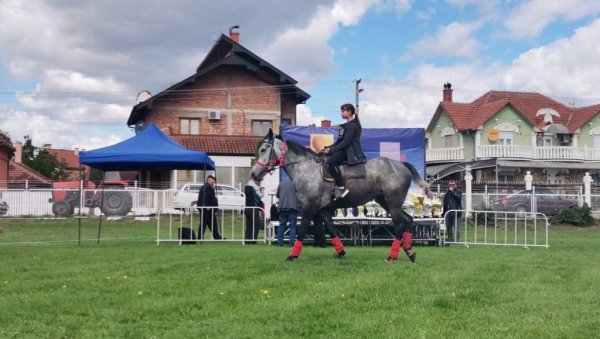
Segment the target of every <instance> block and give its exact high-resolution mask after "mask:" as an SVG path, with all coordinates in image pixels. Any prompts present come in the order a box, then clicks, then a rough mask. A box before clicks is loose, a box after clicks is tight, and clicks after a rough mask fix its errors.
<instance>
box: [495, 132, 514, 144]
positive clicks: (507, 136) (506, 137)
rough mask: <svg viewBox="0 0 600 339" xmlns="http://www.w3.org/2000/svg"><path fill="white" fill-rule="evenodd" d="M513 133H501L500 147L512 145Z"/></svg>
mask: <svg viewBox="0 0 600 339" xmlns="http://www.w3.org/2000/svg"><path fill="white" fill-rule="evenodd" d="M512 138H513V132H506V131H500V136H499V138H498V145H512Z"/></svg>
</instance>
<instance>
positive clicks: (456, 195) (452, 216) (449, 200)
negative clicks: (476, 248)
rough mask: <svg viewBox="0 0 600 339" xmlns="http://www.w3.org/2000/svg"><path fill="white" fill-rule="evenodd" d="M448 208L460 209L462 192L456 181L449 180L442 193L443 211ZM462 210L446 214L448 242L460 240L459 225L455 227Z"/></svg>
mask: <svg viewBox="0 0 600 339" xmlns="http://www.w3.org/2000/svg"><path fill="white" fill-rule="evenodd" d="M450 210H462V192H461V191H460V189H459V188H458V187H456V181H455V180H450V182H449V183H448V191H447V192H446V194H444V206H443V213H444V214H446V212H448V211H450ZM461 216H462V212H449V213H447V214H446V233H447V234H448V239H447V240H446V241H448V242H455V241H460V227H455V226H456V224H457V221H459V220H460V217H461Z"/></svg>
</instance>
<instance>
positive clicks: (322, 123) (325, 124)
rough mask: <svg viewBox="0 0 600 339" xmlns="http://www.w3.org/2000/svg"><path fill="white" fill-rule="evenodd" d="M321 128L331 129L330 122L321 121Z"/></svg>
mask: <svg viewBox="0 0 600 339" xmlns="http://www.w3.org/2000/svg"><path fill="white" fill-rule="evenodd" d="M321 127H331V120H321Z"/></svg>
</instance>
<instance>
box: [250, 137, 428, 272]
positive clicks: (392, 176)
mask: <svg viewBox="0 0 600 339" xmlns="http://www.w3.org/2000/svg"><path fill="white" fill-rule="evenodd" d="M318 157H319V156H318V155H317V154H316V153H315V152H313V151H311V150H309V149H306V148H304V147H302V146H301V145H299V144H297V143H294V142H292V141H285V142H284V141H283V140H282V139H281V138H280V137H279V136H277V137H274V136H273V131H272V130H269V133H268V134H267V135H266V137H265V140H264V142H263V144H262V145H261V147H260V148H259V150H258V154H257V157H256V159H257V160H256V164H255V165H254V166H253V167H252V177H253V178H254V179H255V180H257V181H261V180H262V179H263V178H264V176H265V174H266V173H267V172H270V171H272V170H273V169H275V168H276V167H284V168H285V171H286V173H287V174H288V176H289V177H290V179H291V180H292V182H293V183H294V187H295V189H296V196H297V198H298V201H299V202H300V204H301V206H302V222H301V224H300V228H299V230H298V234H297V240H296V242H295V243H294V246H293V247H292V251H291V253H290V256H288V257H287V260H290V261H294V260H296V259H297V258H298V257H299V256H300V252H301V251H302V241H303V240H304V238H305V237H306V232H307V229H308V226H309V225H310V221H311V220H312V218H313V217H314V216H315V215H316V214H318V215H320V216H321V218H322V219H323V220H324V223H325V226H326V228H327V231H328V233H329V235H330V236H331V238H332V240H331V242H332V244H333V246H334V247H335V249H336V252H337V255H338V258H340V259H341V258H343V257H344V255H345V254H346V252H345V251H344V246H343V244H342V242H341V240H340V239H339V237H338V236H337V234H336V232H335V229H334V227H333V221H332V219H331V215H332V211H333V209H334V208H344V207H353V206H358V205H361V204H364V203H366V202H368V201H371V200H375V201H376V202H377V203H378V204H379V205H381V207H383V208H384V209H385V210H386V211H387V212H388V213H389V214H390V215H391V216H392V223H393V224H394V238H395V239H394V241H393V242H392V248H391V251H390V255H389V256H388V258H387V259H386V260H388V261H395V260H397V259H398V252H399V250H400V246H401V245H402V248H403V249H404V251H405V253H406V254H407V255H408V257H409V258H410V259H411V261H413V262H414V261H415V258H416V253H415V252H414V251H413V250H412V247H411V240H412V231H411V230H412V221H413V219H412V217H411V216H410V215H409V214H407V213H406V212H404V211H403V210H402V205H403V203H404V199H406V195H407V193H408V189H409V188H410V185H411V181H414V182H415V183H417V184H418V185H419V186H421V187H422V188H424V189H425V192H426V194H427V196H429V197H431V196H432V193H431V190H430V189H429V185H428V184H427V183H426V182H425V181H423V180H422V179H421V177H420V176H419V173H418V172H417V171H416V169H415V168H414V167H413V166H412V165H411V164H409V163H406V162H400V161H396V160H392V159H389V158H384V157H379V158H375V159H372V160H369V161H368V162H367V163H366V176H365V177H364V178H349V179H346V187H348V188H349V190H350V193H349V194H348V195H347V196H346V197H344V198H343V199H339V200H333V194H332V192H333V183H332V182H326V181H325V180H323V178H322V177H321V174H320V166H321V164H320V163H318V162H317V160H318Z"/></svg>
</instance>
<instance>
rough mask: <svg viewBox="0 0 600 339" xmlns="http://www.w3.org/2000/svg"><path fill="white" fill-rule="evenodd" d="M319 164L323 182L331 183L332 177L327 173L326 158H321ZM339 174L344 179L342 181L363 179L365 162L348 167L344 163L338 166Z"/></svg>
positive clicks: (365, 170)
mask: <svg viewBox="0 0 600 339" xmlns="http://www.w3.org/2000/svg"><path fill="white" fill-rule="evenodd" d="M320 162H321V166H320V169H321V177H323V180H325V181H327V182H333V181H334V180H333V176H332V175H331V173H329V171H327V157H323V158H322V159H321V160H320ZM340 172H342V176H343V177H344V179H358V178H364V177H365V176H366V172H367V169H366V162H362V163H360V164H356V165H348V164H347V163H345V162H344V163H343V164H342V165H341V166H340Z"/></svg>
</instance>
